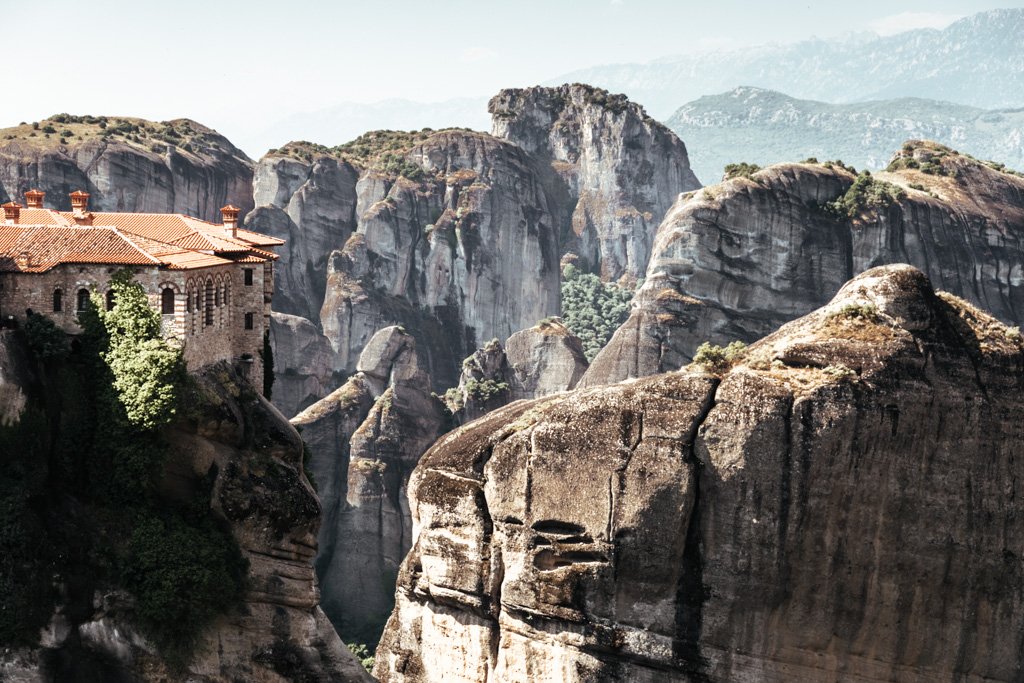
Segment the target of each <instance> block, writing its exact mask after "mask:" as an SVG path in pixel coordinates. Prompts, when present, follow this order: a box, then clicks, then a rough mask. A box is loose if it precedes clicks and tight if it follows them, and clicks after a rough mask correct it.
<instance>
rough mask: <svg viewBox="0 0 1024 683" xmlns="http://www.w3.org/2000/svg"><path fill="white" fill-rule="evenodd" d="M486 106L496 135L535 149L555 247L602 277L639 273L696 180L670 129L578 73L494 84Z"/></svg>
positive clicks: (630, 278)
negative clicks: (556, 233)
mask: <svg viewBox="0 0 1024 683" xmlns="http://www.w3.org/2000/svg"><path fill="white" fill-rule="evenodd" d="M488 111H490V113H491V116H492V119H493V133H494V135H495V136H497V137H500V138H504V139H506V140H510V141H511V142H514V143H516V144H517V145H519V146H520V147H522V148H523V149H525V150H526V151H527V152H529V153H530V154H532V155H533V156H534V157H535V158H536V159H537V161H538V165H539V168H540V169H541V172H542V173H543V174H544V177H545V182H546V185H547V187H548V192H549V194H550V196H551V197H552V203H553V210H557V215H558V218H559V221H560V227H561V228H562V231H561V247H562V250H563V252H571V253H573V254H575V255H576V256H577V257H579V259H580V265H582V266H583V267H584V268H585V269H586V270H592V271H595V272H599V273H600V274H601V276H602V278H603V279H605V280H617V279H619V278H625V279H626V280H628V281H635V280H637V279H638V278H640V277H642V276H643V274H644V271H645V269H646V268H647V261H648V258H649V257H650V253H651V246H652V244H653V237H654V232H655V230H656V228H657V225H658V223H660V222H661V219H662V217H663V216H664V215H665V211H667V210H668V208H669V207H670V206H671V205H672V201H673V200H674V199H675V197H676V195H677V194H679V193H680V192H685V191H687V190H693V189H696V188H698V187H700V182H699V181H698V180H697V177H696V176H695V175H694V174H693V172H692V171H691V170H690V163H689V159H688V157H687V155H686V146H685V145H684V144H683V142H682V141H681V140H680V139H679V138H678V137H676V135H675V133H673V132H672V131H670V130H669V129H668V128H666V127H665V126H663V125H662V124H660V123H658V122H656V121H655V120H654V119H652V118H650V117H649V116H647V113H646V112H645V111H644V110H643V107H641V106H640V105H638V104H636V103H634V102H630V101H629V100H628V99H626V97H625V96H624V95H610V94H608V92H606V91H604V90H601V89H599V88H594V87H591V86H588V85H581V84H578V83H576V84H573V85H563V86H560V87H557V88H542V87H534V88H526V89H509V90H502V91H501V92H500V93H498V95H496V96H495V97H494V98H492V99H491V101H490V103H489V104H488Z"/></svg>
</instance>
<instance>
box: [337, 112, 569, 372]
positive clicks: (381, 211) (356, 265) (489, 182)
mask: <svg viewBox="0 0 1024 683" xmlns="http://www.w3.org/2000/svg"><path fill="white" fill-rule="evenodd" d="M406 159H407V161H408V163H412V164H415V165H416V167H417V168H419V169H422V171H421V174H422V176H423V177H422V178H421V179H420V180H418V181H415V182H414V181H410V180H407V179H406V178H404V177H398V178H397V179H393V178H389V177H388V176H386V175H384V174H382V173H380V172H376V171H372V170H371V171H368V172H366V173H365V174H364V175H363V176H362V177H361V178H360V180H359V183H358V186H357V188H356V190H357V194H358V203H357V207H358V209H357V210H358V211H359V214H360V218H359V225H358V228H357V231H356V233H355V234H354V235H352V237H350V238H349V240H348V242H347V243H346V245H345V247H344V249H342V250H340V251H338V252H335V253H334V254H332V256H331V259H330V262H329V264H328V279H327V292H326V296H325V298H324V306H323V308H322V310H321V314H320V320H321V323H322V326H323V330H324V334H326V335H327V337H328V338H329V339H330V340H331V343H332V345H333V346H334V348H335V351H336V352H337V354H338V365H339V367H340V368H344V369H348V370H351V369H352V365H353V364H354V362H355V355H356V352H358V350H359V349H361V348H362V347H363V345H364V344H365V343H366V342H367V340H368V339H369V337H370V335H372V334H373V333H374V332H375V331H376V330H378V329H380V328H381V327H382V326H384V325H387V324H396V323H402V324H404V325H407V326H409V328H410V331H412V332H413V333H414V334H416V335H417V337H418V338H419V339H422V340H424V342H425V343H424V346H425V347H428V348H429V350H430V351H431V353H430V355H429V356H428V362H429V367H430V370H431V372H432V374H435V375H436V376H435V381H437V380H438V379H439V378H441V377H443V378H444V379H446V380H449V381H450V380H451V379H453V378H452V374H453V370H454V368H455V367H457V364H458V360H459V359H460V358H462V357H463V356H464V355H466V354H465V349H467V348H468V349H472V348H475V347H476V345H477V343H478V341H479V340H481V339H489V338H491V337H495V336H497V337H502V338H504V337H507V336H508V335H510V334H511V333H512V332H514V331H516V330H517V329H521V328H523V327H526V326H527V325H531V324H533V323H534V322H536V321H537V320H539V319H540V318H543V317H544V316H546V315H550V314H552V313H557V311H558V305H559V294H558V282H559V272H558V256H557V242H556V234H555V229H554V225H553V220H552V217H551V215H550V213H549V211H548V204H547V198H546V195H545V193H544V189H543V187H542V185H541V183H540V181H539V178H538V176H537V175H536V174H535V173H534V171H533V169H532V167H531V164H530V161H529V158H528V157H527V155H526V154H525V153H524V152H523V151H522V150H520V149H519V148H517V147H515V146H514V145H511V144H509V143H506V142H502V141H500V140H496V139H495V138H492V137H490V136H487V135H483V134H479V133H472V132H468V131H456V132H441V133H436V134H434V135H432V136H430V137H429V138H428V139H427V140H426V141H425V142H423V143H421V144H419V145H417V146H416V147H414V148H413V149H412V150H411V151H410V152H409V153H408V154H407V155H406ZM432 321H437V322H441V323H442V324H443V325H444V329H443V332H442V334H443V337H442V338H441V339H434V340H433V341H431V340H430V339H429V337H430V336H431V334H430V333H429V331H428V329H427V328H428V327H429V326H430V325H431V322H432ZM434 351H436V352H437V353H436V354H435V353H434ZM438 356H440V357H438ZM447 386H451V384H447ZM442 388H443V387H442Z"/></svg>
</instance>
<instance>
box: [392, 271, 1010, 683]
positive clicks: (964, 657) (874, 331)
mask: <svg viewBox="0 0 1024 683" xmlns="http://www.w3.org/2000/svg"><path fill="white" fill-rule="evenodd" d="M1022 369H1024V349H1022V342H1021V336H1020V334H1019V332H1018V331H1016V330H1015V329H1013V328H1007V327H1005V326H1004V325H1002V324H1001V323H999V322H998V321H996V320H995V319H994V318H992V317H991V316H989V315H987V314H985V313H982V312H980V311H978V310H977V309H974V308H973V307H972V306H971V305H970V304H967V303H966V302H964V301H962V300H960V299H957V298H956V297H953V296H951V295H948V294H945V293H936V292H935V291H933V290H932V288H931V285H930V284H929V282H928V280H927V278H926V277H925V276H924V275H923V274H922V273H921V272H920V271H918V270H916V269H914V268H912V267H909V266H901V265H897V266H889V267H884V268H876V269H872V270H869V271H868V272H866V273H864V274H863V275H861V276H859V277H857V278H855V279H854V280H852V281H850V282H849V283H847V284H846V285H845V286H843V287H842V289H841V290H840V291H839V293H838V294H837V295H836V297H835V298H834V299H833V300H832V301H831V302H830V303H829V304H828V305H827V306H825V307H824V308H822V309H819V310H817V311H815V312H813V313H811V314H809V315H807V316H806V317H804V318H801V319H799V320H797V321H794V322H792V323H790V324H788V325H786V326H784V327H783V328H781V329H780V330H779V331H777V332H776V333H774V334H772V335H770V336H768V337H767V338H765V339H763V340H762V341H760V342H758V343H757V344H755V345H753V346H752V347H751V348H750V349H749V350H748V353H747V355H746V357H745V358H744V359H743V360H741V361H740V362H739V363H738V364H737V365H735V366H734V367H732V368H731V369H728V368H721V369H720V371H718V372H716V373H714V374H712V373H707V372H704V371H702V370H700V369H689V370H687V371H684V372H679V373H667V374H662V375H658V376H655V377H650V378H644V379H641V380H637V381H632V382H624V383H620V384H616V385H611V386H606V387H599V388H593V389H586V390H576V391H574V392H572V393H571V394H569V395H566V396H556V397H551V398H547V399H538V400H535V401H532V402H520V403H516V404H513V405H510V406H507V407H505V408H503V409H501V410H498V411H495V412H493V413H490V414H488V415H487V416H485V417H484V418H482V419H481V420H478V421H476V422H474V423H472V424H469V425H466V426H465V427H462V428H460V429H458V430H456V431H454V432H452V433H450V434H448V435H446V436H445V437H442V439H440V440H439V441H438V443H437V444H436V445H435V446H434V447H433V448H431V450H430V451H428V452H427V453H426V454H425V455H424V456H423V458H422V459H421V462H420V465H419V466H418V467H417V469H416V470H415V472H414V474H413V477H412V479H411V481H410V484H409V493H410V505H411V508H412V514H413V522H414V528H415V533H414V544H413V549H412V551H411V552H410V553H409V555H408V557H407V558H406V560H405V561H404V562H403V565H402V570H401V574H400V577H399V586H398V590H397V593H396V598H397V604H396V608H395V612H394V613H393V615H392V617H391V620H390V621H389V623H388V627H387V629H386V631H385V634H384V637H383V639H382V641H381V644H380V646H379V649H378V651H377V659H376V668H375V675H376V676H377V677H378V678H379V679H380V680H382V681H408V682H413V681H415V682H419V681H442V680H443V681H446V682H450V681H474V682H479V681H512V680H516V681H518V680H531V681H605V680H608V681H612V680H615V681H619V680H630V681H691V680H705V681H818V680H832V679H847V680H863V681H888V680H897V679H898V680H920V681H924V680H950V679H967V680H984V679H992V680H1011V679H1013V678H1015V677H1016V676H1017V675H1018V672H1019V670H1020V667H1021V665H1022V654H1021V652H1022V650H1021V647H1020V642H1019V638H1018V637H1017V636H1014V635H1011V634H1019V633H1021V632H1022V629H1024V606H1022V605H1024V589H1022V586H1024V583H1022V582H1021V576H1020V574H1021V569H1020V562H1019V558H1020V557H1021V556H1022V554H1024V532H1021V531H1020V530H1019V529H1018V528H1017V525H1016V524H1014V522H1013V520H1015V519H1017V517H1019V515H1020V514H1021V513H1022V510H1021V507H1022V503H1021V501H1020V499H1018V498H1017V497H1016V495H1015V493H1014V491H1013V487H1014V484H1013V482H1014V481H1016V480H1017V479H1019V478H1020V477H1021V475H1022V474H1024V472H1021V471H1020V470H1021V467H1022V461H1021V459H1020V458H1019V457H1017V456H1018V455H1019V450H1020V442H1021V437H1022V436H1024V433H1022V432H1024V420H1022V418H1024V403H1022V401H1021V398H1020V396H1021V389H1022V388H1024V387H1022V384H1024V380H1022V378H1024V373H1022Z"/></svg>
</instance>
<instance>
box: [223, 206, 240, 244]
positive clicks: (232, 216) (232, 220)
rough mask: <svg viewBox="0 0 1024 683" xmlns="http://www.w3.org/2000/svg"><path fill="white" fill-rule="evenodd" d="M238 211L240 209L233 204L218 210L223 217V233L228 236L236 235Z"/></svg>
mask: <svg viewBox="0 0 1024 683" xmlns="http://www.w3.org/2000/svg"><path fill="white" fill-rule="evenodd" d="M240 211H241V209H239V208H238V207H237V206H234V205H233V204H228V205H227V206H225V207H222V208H221V210H220V215H221V216H222V217H223V218H224V234H226V235H227V236H228V237H238V214H239V212H240Z"/></svg>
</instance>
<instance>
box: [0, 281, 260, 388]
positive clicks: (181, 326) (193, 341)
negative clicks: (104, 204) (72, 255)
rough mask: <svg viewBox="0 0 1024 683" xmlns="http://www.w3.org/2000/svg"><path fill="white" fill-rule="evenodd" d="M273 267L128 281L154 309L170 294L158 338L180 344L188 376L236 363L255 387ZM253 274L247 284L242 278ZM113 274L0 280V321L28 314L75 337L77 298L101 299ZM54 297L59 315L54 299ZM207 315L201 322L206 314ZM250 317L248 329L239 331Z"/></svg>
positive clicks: (18, 319) (77, 330) (21, 319)
mask: <svg viewBox="0 0 1024 683" xmlns="http://www.w3.org/2000/svg"><path fill="white" fill-rule="evenodd" d="M272 268H273V267H272V264H270V263H267V264H260V263H252V264H232V265H227V266H218V267H213V268H202V269H198V270H193V271H175V270H161V269H159V268H148V267H136V268H134V269H133V270H134V271H135V279H136V281H137V282H139V283H140V284H141V285H142V286H143V287H144V288H145V290H146V293H147V295H148V297H149V301H150V304H151V305H152V306H153V307H154V308H155V309H157V310H161V294H162V292H163V290H164V289H166V288H170V289H172V290H173V291H174V312H173V313H167V314H164V315H163V326H164V335H165V336H166V337H169V338H176V339H178V340H180V341H181V342H182V345H183V348H184V355H185V362H186V364H187V365H188V368H189V370H191V371H195V370H198V369H199V368H202V367H205V366H207V365H210V364H212V363H215V362H217V361H221V360H228V361H231V362H237V361H241V363H240V367H241V368H242V371H243V372H244V373H245V374H247V375H248V377H249V378H250V380H251V381H252V383H253V385H254V386H255V387H256V388H257V389H261V388H262V378H263V360H262V351H263V333H264V330H266V329H267V328H268V326H269V316H270V293H271V292H272V289H273V269H272ZM247 269H248V270H251V271H252V281H251V282H252V284H250V285H247V284H246V283H245V282H246V281H245V277H246V276H245V271H246V270H247ZM117 270H118V267H116V266H107V265H88V266H86V265H60V266H57V267H55V268H53V269H51V270H48V271H46V272H45V273H4V274H0V318H2V319H3V320H4V323H5V324H9V321H10V318H11V317H13V319H14V321H15V323H16V324H18V325H22V324H24V322H25V318H26V315H27V311H28V310H32V311H33V312H35V313H40V314H43V315H45V316H47V317H48V318H50V319H51V320H53V321H54V322H55V323H56V324H57V325H58V326H59V327H60V328H61V329H63V330H64V331H65V332H67V333H68V334H78V333H80V332H81V328H80V327H79V325H78V315H77V300H78V292H79V291H81V290H86V291H89V292H92V291H96V292H100V293H103V294H105V293H106V292H107V291H109V289H110V279H111V277H112V276H113V275H114V273H115V272H117ZM57 290H59V291H60V292H61V302H60V310H54V309H55V308H56V306H55V303H56V302H55V296H54V293H55V292H56V291H57ZM208 309H209V311H210V313H209V315H207V310H208ZM246 314H251V316H252V318H251V322H252V329H246Z"/></svg>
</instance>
